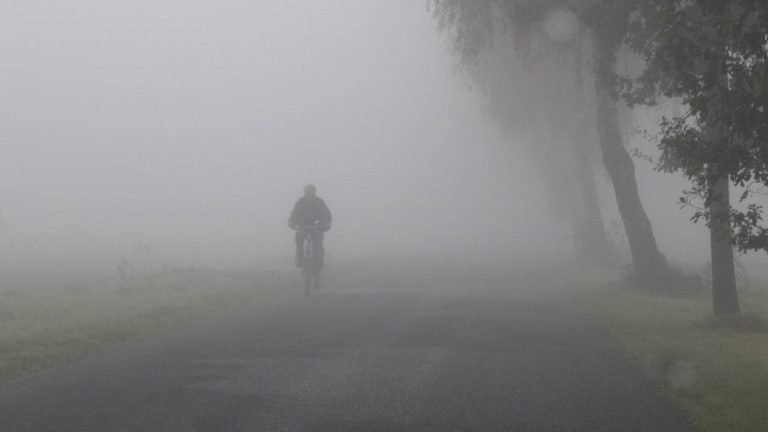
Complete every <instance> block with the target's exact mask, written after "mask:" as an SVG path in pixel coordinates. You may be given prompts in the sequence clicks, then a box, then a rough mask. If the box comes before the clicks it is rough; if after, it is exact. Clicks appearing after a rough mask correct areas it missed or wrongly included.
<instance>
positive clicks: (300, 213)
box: [288, 184, 331, 268]
mask: <svg viewBox="0 0 768 432" xmlns="http://www.w3.org/2000/svg"><path fill="white" fill-rule="evenodd" d="M288 226H289V227H290V228H291V229H296V267H301V264H302V263H301V261H302V258H303V257H304V240H305V239H306V237H307V235H309V236H311V239H312V244H313V245H314V247H315V252H317V265H318V268H322V267H323V256H324V252H325V249H324V248H323V233H324V232H325V231H328V230H330V229H331V211H330V210H329V209H328V206H327V205H325V201H323V200H322V199H320V198H319V197H318V196H317V188H316V187H315V185H313V184H308V185H306V186H304V196H303V197H301V198H299V200H298V201H296V205H295V206H294V207H293V211H291V217H290V218H289V219H288ZM300 227H312V228H314V229H311V230H304V229H297V228H300Z"/></svg>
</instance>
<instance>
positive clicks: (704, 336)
mask: <svg viewBox="0 0 768 432" xmlns="http://www.w3.org/2000/svg"><path fill="white" fill-rule="evenodd" d="M620 278H621V271H619V270H616V269H608V270H606V269H586V268H578V269H576V270H574V271H572V274H571V279H572V281H573V282H574V283H575V284H576V285H577V286H578V287H579V288H580V289H581V290H582V292H583V294H584V299H585V301H586V304H587V307H588V308H589V310H590V312H591V313H592V314H593V315H594V316H595V317H596V318H597V319H598V320H599V321H600V322H601V324H602V325H603V326H604V327H605V328H606V329H607V330H608V331H609V333H610V334H611V336H612V337H613V338H614V339H615V340H616V341H617V343H618V344H620V345H621V347H622V348H623V349H624V350H625V352H626V353H627V354H628V355H629V356H630V357H631V358H632V360H633V361H635V362H636V363H637V364H638V365H639V366H640V367H641V368H642V369H643V370H644V371H645V373H646V374H647V376H648V377H649V378H650V379H651V380H653V381H655V382H657V383H658V384H659V385H660V387H661V388H662V389H663V391H664V393H665V394H666V395H667V396H668V397H669V398H670V399H671V400H672V401H673V402H674V403H676V404H677V405H679V406H680V407H682V408H683V410H684V411H685V412H686V413H688V415H689V416H690V418H691V419H692V421H693V423H694V424H695V425H696V426H697V427H698V428H699V429H700V430H701V431H704V432H716V431H717V432H722V431H729V432H757V431H768V332H766V322H768V284H766V283H765V282H761V283H755V282H753V283H752V284H751V288H749V289H748V290H741V292H740V300H741V305H742V310H743V311H744V313H745V316H746V317H747V319H746V320H744V322H743V324H742V325H741V328H739V329H734V328H733V326H723V325H722V324H723V323H718V322H715V321H713V320H712V318H711V308H712V306H711V298H710V292H709V290H703V291H702V292H700V293H697V294H693V295H691V296H688V297H677V298H672V297H668V296H664V295H659V294H648V293H641V292H636V291H631V290H629V289H626V288H622V287H621V285H620V284H618V283H617V282H618V281H619V280H620Z"/></svg>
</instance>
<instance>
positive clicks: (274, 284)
mask: <svg viewBox="0 0 768 432" xmlns="http://www.w3.org/2000/svg"><path fill="white" fill-rule="evenodd" d="M298 285H299V284H298V283H297V282H296V275H295V274H293V273H292V272H261V273H256V272H236V271H203V270H184V271H175V272H169V273H167V274H162V275H154V276H145V277H137V278H131V279H128V280H125V281H106V282H104V283H103V284H101V285H100V286H94V287H67V288H59V289H48V290H42V289H41V290H25V291H20V290H8V291H4V292H0V382H1V381H4V380H8V379H11V378H14V377H17V376H19V375H22V374H25V373H29V372H32V371H36V370H40V369H43V368H46V367H49V366H52V365H55V364H57V363H61V362H65V361H69V360H73V359H76V358H79V357H82V356H84V355H86V354H89V353H93V352H95V351H98V350H100V349H103V348H104V347H106V346H109V345H112V344H115V343H119V342H124V341H129V340H135V339H140V338H143V337H148V336H151V335H155V334H158V333H160V332H163V331H167V330H171V329H175V328H180V327H182V326H184V325H187V324H189V323H191V322H194V321H196V320H201V319H204V318H211V317H215V316H217V315H220V314H223V313H227V312H230V311H232V310H234V309H236V308H240V307H245V306H247V305H251V304H254V303H257V302H258V303H265V302H269V301H273V300H274V299H276V298H277V297H279V296H284V295H291V294H293V295H298V294H299V289H298Z"/></svg>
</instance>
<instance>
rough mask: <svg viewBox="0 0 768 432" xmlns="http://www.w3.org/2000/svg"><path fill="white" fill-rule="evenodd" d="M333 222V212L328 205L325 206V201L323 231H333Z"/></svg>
mask: <svg viewBox="0 0 768 432" xmlns="http://www.w3.org/2000/svg"><path fill="white" fill-rule="evenodd" d="M332 220H333V216H331V210H330V209H329V208H328V205H326V204H325V201H323V230H325V231H328V230H330V229H331V221H332Z"/></svg>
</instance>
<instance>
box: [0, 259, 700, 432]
mask: <svg viewBox="0 0 768 432" xmlns="http://www.w3.org/2000/svg"><path fill="white" fill-rule="evenodd" d="M552 273H553V272H542V271H538V270H535V269H528V270H517V271H514V270H488V269H479V268H472V267H469V266H467V267H462V266H450V267H444V266H437V265H433V266H423V267H420V268H417V267H416V266H402V267H389V268H387V269H380V270H379V271H376V272H373V271H360V272H357V273H356V274H353V275H350V276H347V277H344V278H338V280H328V281H327V282H326V284H327V285H328V288H324V290H323V291H322V292H319V293H317V295H315V296H312V297H310V298H308V299H304V298H301V297H299V296H298V295H297V297H296V298H295V299H290V300H287V301H282V302H279V303H277V304H274V305H271V306H269V307H265V306H260V307H258V308H255V309H253V310H249V311H247V313H239V314H237V315H236V316H232V317H229V318H227V319H224V320H219V321H218V322H215V323H207V324H205V325H200V326H197V327H195V328H192V329H188V330H185V331H184V332H180V333H176V334H171V335H165V336H163V337H160V338H155V339H153V340H149V341H143V342H139V343H131V344H126V345H123V346H120V347H117V348H114V349H110V350H108V351H106V352H104V353H101V354H97V355H95V356H92V357H90V358H87V359H84V360H81V361H78V362H76V363H73V364H69V365H64V366H61V367H57V368H54V369H51V370H49V371H45V372H42V373H38V374H33V375H30V376H27V377H24V378H21V379H17V380H15V381H12V382H10V383H7V384H5V385H3V386H0V431H3V432H16V431H18V432H22V431H24V432H26V431H30V432H32V431H34V432H43V431H51V432H86V431H94V432H122V431H148V432H177V431H179V432H180V431H216V432H234V431H334V432H338V431H355V432H377V431H419V432H451V431H456V432H459V431H462V432H463V431H589V432H595V431H648V432H662V431H684V430H689V429H688V427H687V426H686V424H685V422H684V421H683V420H682V417H681V415H680V414H679V413H678V412H677V411H676V410H675V409H673V408H672V407H671V406H669V405H668V404H667V403H665V402H664V401H663V400H661V398H660V397H659V395H658V394H657V392H655V391H654V387H653V386H652V385H650V384H649V383H647V382H646V381H645V380H644V379H643V378H642V374H641V373H639V371H638V370H637V369H636V368H634V367H633V366H632V365H630V364H629V362H628V361H626V360H625V359H623V358H622V356H621V354H620V353H619V352H618V351H617V350H616V349H615V348H614V347H612V346H611V344H610V343H609V341H608V340H607V338H606V335H605V334H604V333H603V332H602V331H601V330H600V329H598V328H597V326H596V325H594V324H593V323H591V322H590V321H589V320H588V319H587V318H586V316H585V315H584V313H583V312H582V311H580V310H579V307H578V303H577V302H576V300H575V299H574V297H573V296H572V295H571V294H570V293H569V292H568V286H567V284H565V283H564V282H563V281H562V280H560V279H559V278H558V277H557V275H556V274H552ZM298 278H299V276H298V275H297V284H298ZM299 292H300V291H299V290H298V288H297V294H298V293H299Z"/></svg>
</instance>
